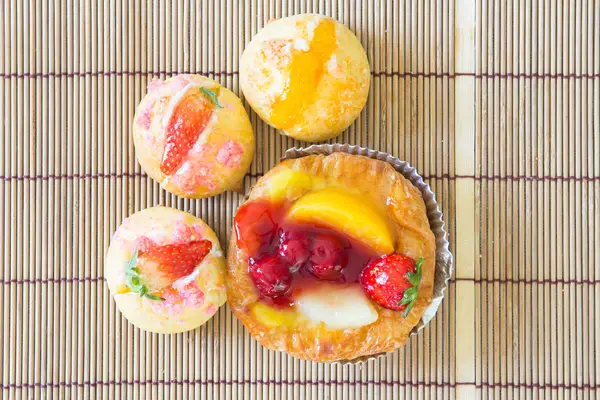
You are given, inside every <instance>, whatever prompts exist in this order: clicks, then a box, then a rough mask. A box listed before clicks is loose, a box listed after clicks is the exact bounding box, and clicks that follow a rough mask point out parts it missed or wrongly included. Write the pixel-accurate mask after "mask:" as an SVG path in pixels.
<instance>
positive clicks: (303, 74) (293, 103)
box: [271, 19, 336, 129]
mask: <svg viewBox="0 0 600 400" xmlns="http://www.w3.org/2000/svg"><path fill="white" fill-rule="evenodd" d="M335 47H336V35H335V24H334V22H333V21H331V20H329V19H324V20H322V21H321V22H320V23H319V24H318V25H317V27H316V28H315V30H314V35H313V38H312V40H311V41H310V43H309V50H308V51H302V50H297V49H294V48H292V52H293V54H292V61H291V63H290V67H289V68H290V79H289V82H288V84H287V87H286V89H285V91H284V93H283V94H282V95H280V96H279V97H278V98H277V99H276V100H275V102H274V103H273V108H272V111H271V122H272V124H273V125H274V126H276V127H277V128H279V129H287V128H291V127H293V126H294V124H295V123H296V121H297V119H298V117H300V116H301V115H302V113H303V112H304V109H305V108H306V107H307V106H308V105H309V104H312V103H313V102H314V97H315V90H316V88H317V85H318V84H319V82H320V80H321V78H322V77H323V72H324V70H325V63H326V62H327V60H329V58H330V57H331V55H332V54H333V51H334V50H335Z"/></svg>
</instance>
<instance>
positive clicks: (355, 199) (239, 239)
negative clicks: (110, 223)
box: [227, 153, 436, 361]
mask: <svg viewBox="0 0 600 400" xmlns="http://www.w3.org/2000/svg"><path fill="white" fill-rule="evenodd" d="M271 231H272V232H274V233H272V234H271ZM328 238H329V239H328ZM290 240H291V241H290ZM294 240H295V242H294ZM323 240H324V241H325V242H323ZM328 241H329V242H328ZM323 243H325V245H324V247H321V248H320V247H319V246H322V244H323ZM327 243H329V244H327ZM286 246H287V247H286ZM435 248H436V247H435V238H434V234H433V232H432V231H431V229H430V226H429V220H428V218H427V214H426V208H425V204H424V201H423V198H422V196H421V192H420V191H419V190H418V189H417V188H415V187H414V186H413V185H412V184H411V183H410V182H409V181H408V180H407V179H405V178H404V177H403V176H402V175H401V174H400V173H398V172H397V171H396V170H395V169H394V168H392V167H391V166H390V165H389V164H387V163H385V162H382V161H378V160H374V159H370V158H366V157H363V156H357V155H349V154H344V153H334V154H331V155H328V156H324V155H313V156H306V157H302V158H298V159H294V160H285V161H283V162H281V163H280V164H278V165H277V166H275V167H274V168H273V169H271V170H270V171H269V172H268V173H267V174H265V176H263V177H262V178H261V179H260V180H259V181H258V182H257V184H256V185H255V186H254V187H253V189H252V191H251V192H250V194H249V198H248V200H247V202H246V203H245V204H244V205H242V206H241V207H240V209H239V210H238V212H237V214H236V217H235V221H234V233H233V234H232V236H231V240H230V243H229V251H228V260H227V261H228V280H227V288H228V297H229V306H230V308H231V309H232V310H233V312H234V313H235V315H236V316H237V317H238V318H239V319H240V320H241V321H242V323H243V324H244V325H245V326H246V327H247V328H248V330H249V331H250V333H251V335H252V336H253V337H254V338H255V339H256V340H258V342H259V343H261V344H262V345H263V346H265V347H267V348H269V349H274V350H280V351H285V352H287V353H289V354H291V355H293V356H296V357H299V358H303V359H309V360H314V361H336V360H352V359H356V358H360V357H366V356H370V355H374V354H378V353H383V352H389V351H393V350H395V349H397V348H398V347H400V346H402V345H403V344H404V343H405V342H406V341H407V339H408V337H409V335H410V333H411V331H412V329H413V327H415V325H417V323H418V322H419V320H420V319H421V316H422V315H423V312H424V311H425V309H426V308H427V307H428V306H429V305H430V304H431V300H432V291H433V281H434V271H435ZM322 249H325V250H327V251H325V252H322V251H321V250H322ZM336 249H337V250H336ZM336 252H337V253H336ZM315 257H316V258H315ZM323 260H325V261H327V262H329V264H327V262H326V263H324V264H323ZM331 260H336V261H335V262H330V261H331ZM417 260H418V261H417ZM320 262H321V264H319V263H320ZM376 262H377V263H382V262H383V263H384V264H385V263H386V262H388V263H389V262H393V263H395V264H394V265H393V266H394V267H396V266H399V267H401V268H408V269H406V271H409V272H410V273H411V274H412V275H409V274H406V281H403V282H401V284H402V285H404V284H406V285H409V280H408V278H410V280H411V281H410V282H411V283H410V285H413V283H412V282H413V281H415V280H416V281H415V283H417V281H418V283H417V285H416V286H415V287H416V289H415V291H416V296H413V297H414V298H413V300H414V301H413V303H412V304H410V303H408V304H406V303H404V302H402V303H400V301H399V300H400V298H396V300H394V297H393V295H394V293H390V292H385V291H383V290H382V289H381V288H375V289H374V291H375V293H373V291H370V290H371V289H373V288H372V287H368V286H369V285H368V284H369V282H368V279H372V278H373V276H375V275H373V274H376V273H379V272H381V271H377V269H376V268H371V269H370V272H371V273H372V274H371V276H370V277H366V276H365V271H366V270H367V269H369V268H368V267H367V266H372V265H374V263H376ZM415 262H416V263H415ZM340 266H342V267H343V268H344V269H341V270H340V268H339V267H340ZM385 266H386V265H383V267H385ZM321 267H327V268H329V267H331V268H329V270H327V268H326V269H323V268H321ZM375 267H377V268H379V267H380V265H379V264H377V265H375ZM383 272H385V271H383ZM393 272H394V271H391V273H393ZM417 275H418V278H417ZM386 277H387V275H386ZM401 279H405V278H404V275H403V276H402V277H401ZM371 283H373V282H371ZM407 288H408V286H405V287H404V288H403V290H404V289H407ZM385 290H387V289H385ZM274 293H275V294H274ZM405 293H408V291H406V292H405ZM396 294H397V293H396ZM390 300H394V302H392V303H390V302H389V301H390ZM386 301H387V303H386ZM381 304H384V305H385V307H384V306H382V305H381ZM409 306H410V307H409Z"/></svg>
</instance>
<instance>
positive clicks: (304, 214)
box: [288, 187, 394, 254]
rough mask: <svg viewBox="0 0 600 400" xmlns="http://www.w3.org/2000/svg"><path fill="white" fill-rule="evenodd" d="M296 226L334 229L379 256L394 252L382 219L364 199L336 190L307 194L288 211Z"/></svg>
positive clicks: (387, 227)
mask: <svg viewBox="0 0 600 400" xmlns="http://www.w3.org/2000/svg"><path fill="white" fill-rule="evenodd" d="M288 215H289V217H290V218H293V219H295V220H297V221H299V222H307V223H314V224H320V225H324V226H328V227H332V228H337V229H339V230H340V231H341V232H343V233H345V234H346V235H348V236H350V237H352V238H354V239H356V240H359V241H361V242H362V243H364V244H365V245H367V246H369V247H370V248H372V249H373V250H376V251H378V252H380V253H382V254H389V253H392V252H393V251H394V237H393V234H392V231H391V229H390V227H389V226H388V223H387V222H386V219H385V215H383V213H382V212H381V211H379V210H378V209H377V208H376V207H375V206H374V205H373V204H371V203H370V202H369V201H368V200H367V199H365V198H364V197H361V196H359V195H357V194H354V193H351V192H349V191H347V190H344V189H340V188H331V187H330V188H325V189H321V190H316V191H312V192H309V193H307V194H305V195H304V196H302V197H301V198H299V199H298V200H297V201H296V202H295V203H294V204H293V205H292V207H291V208H290V210H289V214H288Z"/></svg>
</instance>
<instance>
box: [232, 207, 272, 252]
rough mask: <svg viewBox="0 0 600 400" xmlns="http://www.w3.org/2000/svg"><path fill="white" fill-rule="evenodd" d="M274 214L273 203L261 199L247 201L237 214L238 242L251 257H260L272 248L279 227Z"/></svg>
mask: <svg viewBox="0 0 600 400" xmlns="http://www.w3.org/2000/svg"><path fill="white" fill-rule="evenodd" d="M273 214H274V213H273V209H272V205H271V204H270V203H268V202H266V201H260V200H259V201H251V202H247V203H245V204H244V205H242V206H241V207H240V208H239V210H238V212H237V214H236V215H235V219H234V229H235V233H236V238H237V241H238V244H239V246H240V248H242V249H243V250H246V252H247V253H248V255H249V256H250V257H259V256H261V255H263V254H265V253H267V252H269V251H270V250H271V249H272V247H271V246H272V245H273V243H274V242H275V240H276V236H277V229H278V227H277V223H276V222H275V221H276V216H275V215H273Z"/></svg>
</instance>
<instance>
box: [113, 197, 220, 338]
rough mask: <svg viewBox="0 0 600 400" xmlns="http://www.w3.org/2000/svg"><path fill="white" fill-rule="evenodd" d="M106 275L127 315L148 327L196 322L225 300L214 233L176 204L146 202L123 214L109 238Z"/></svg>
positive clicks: (167, 329) (186, 326) (180, 328)
mask: <svg viewBox="0 0 600 400" xmlns="http://www.w3.org/2000/svg"><path fill="white" fill-rule="evenodd" d="M132 260H133V261H132ZM105 276H106V282H107V284H108V288H109V289H110V292H111V294H112V295H113V297H114V299H115V302H116V304H117V307H118V308H119V310H120V311H121V312H122V313H123V315H124V316H125V318H127V319H128V320H129V322H131V323H132V324H134V325H135V326H137V327H139V328H141V329H144V330H146V331H150V332H158V333H177V332H184V331H188V330H190V329H194V328H197V327H198V326H200V325H202V324H204V323H205V322H206V321H207V320H208V319H210V318H211V317H212V316H213V315H214V314H215V313H216V312H217V310H218V308H219V307H220V306H221V305H223V304H224V303H225V301H226V300H227V295H226V289H225V277H226V270H225V260H224V258H223V253H222V251H221V247H220V245H219V241H218V239H217V237H216V235H215V233H214V232H213V231H212V229H210V228H209V227H208V226H207V225H206V224H205V223H204V222H203V221H202V220H201V219H199V218H196V217H194V216H193V215H191V214H188V213H186V212H183V211H179V210H175V209H173V208H167V207H152V208H147V209H145V210H142V211H139V212H137V213H135V214H133V215H132V216H130V217H129V218H127V219H125V220H124V221H123V222H122V223H121V226H119V228H118V229H117V231H116V232H115V234H114V235H113V238H112V240H111V244H110V247H109V249H108V254H107V256H106V263H105Z"/></svg>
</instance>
